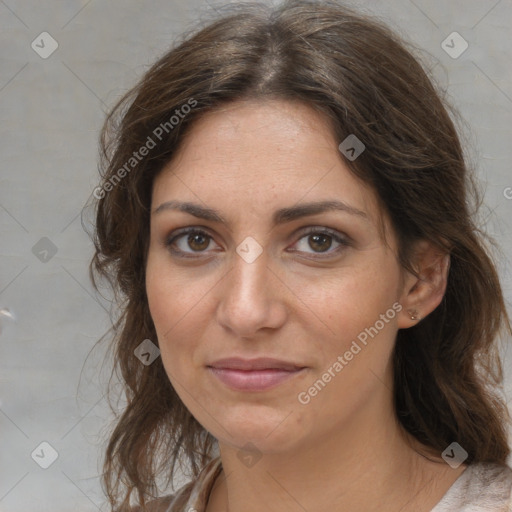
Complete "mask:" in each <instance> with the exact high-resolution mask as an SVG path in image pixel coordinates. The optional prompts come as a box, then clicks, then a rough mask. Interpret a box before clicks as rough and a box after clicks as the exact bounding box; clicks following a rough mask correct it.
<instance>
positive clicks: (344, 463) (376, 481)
mask: <svg viewBox="0 0 512 512" xmlns="http://www.w3.org/2000/svg"><path fill="white" fill-rule="evenodd" d="M370 409H371V408H370ZM383 409H384V410H387V411H393V408H392V407H390V404H387V405H386V404H384V406H383ZM373 410H375V409H373ZM381 412H382V411H381ZM327 434H328V435H324V436H322V437H321V439H320V440H319V439H317V438H315V440H314V442H309V440H308V439H306V440H304V442H301V443H300V446H296V447H294V449H293V452H291V451H290V452H286V453H283V452H278V451H274V452H272V453H269V452H265V453H263V454H262V456H261V458H260V459H259V460H258V461H257V462H256V463H255V464H254V465H251V466H250V467H248V466H246V465H244V464H243V462H242V460H241V458H239V450H238V449H236V448H234V447H233V446H230V445H228V444H223V443H220V442H219V447H220V453H221V459H222V465H223V473H222V474H221V475H220V478H219V479H217V482H216V485H215V487H214V489H213V491H212V494H211V497H210V501H209V504H208V508H207V511H208V512H217V511H218V510H219V511H220V510H222V511H227V512H269V511H279V512H300V511H303V510H307V511H308V512H320V511H322V512H323V511H325V510H332V511H341V510H350V511H351V512H363V511H364V512H373V511H375V512H376V511H377V510H378V511H379V512H385V511H396V510H401V511H402V512H406V511H409V510H414V511H415V512H428V511H430V510H431V509H432V507H433V506H435V504H436V503H437V502H438V501H439V500H440V499H441V497H442V496H443V495H444V493H445V492H446V490H447V489H448V488H449V487H450V486H451V484H452V483H453V482H454V481H455V480H456V478H457V477H458V476H459V475H460V473H461V472H462V471H463V469H464V467H462V466H461V467H460V468H459V469H457V470H454V469H451V468H450V467H449V466H448V465H447V464H445V463H444V462H442V459H441V462H442V463H439V462H434V461H430V460H429V459H427V458H426V457H425V456H423V455H421V454H420V453H418V451H417V450H418V449H419V448H420V445H419V443H415V442H414V441H413V440H412V438H410V437H409V436H407V435H406V434H404V432H403V430H402V429H401V428H400V426H399V424H398V423H397V421H396V419H395V417H394V415H393V414H392V412H389V413H388V414H387V415H386V414H384V415H382V414H381V415H380V417H379V419H378V421H377V418H375V417H369V416H367V417H365V414H364V411H363V413H362V415H361V416H360V417H359V418H358V419H357V421H356V420H354V421H352V422H351V424H349V425H346V424H345V425H343V428H341V427H340V426H339V425H333V428H332V429H330V431H329V432H328V433H327Z"/></svg>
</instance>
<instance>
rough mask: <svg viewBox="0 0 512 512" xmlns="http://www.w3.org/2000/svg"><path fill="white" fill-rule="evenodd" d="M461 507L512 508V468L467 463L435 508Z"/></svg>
mask: <svg viewBox="0 0 512 512" xmlns="http://www.w3.org/2000/svg"><path fill="white" fill-rule="evenodd" d="M468 507H469V508H468ZM459 510H460V511H462V510H471V511H472V512H473V511H474V512H480V511H481V512H484V511H490V510H493V511H495V512H512V469H511V468H510V467H509V466H506V465H502V464H494V463H489V462H480V463H476V464H472V465H470V466H468V467H467V468H466V469H465V471H464V472H463V473H462V474H461V475H460V477H459V478H458V479H457V480H456V481H455V483H454V484H453V485H452V487H451V488H450V489H449V490H448V492H447V493H446V494H445V496H444V497H443V499H442V500H441V502H439V503H438V505H437V506H436V507H435V508H434V509H433V510H432V512H445V511H449V512H456V511H459Z"/></svg>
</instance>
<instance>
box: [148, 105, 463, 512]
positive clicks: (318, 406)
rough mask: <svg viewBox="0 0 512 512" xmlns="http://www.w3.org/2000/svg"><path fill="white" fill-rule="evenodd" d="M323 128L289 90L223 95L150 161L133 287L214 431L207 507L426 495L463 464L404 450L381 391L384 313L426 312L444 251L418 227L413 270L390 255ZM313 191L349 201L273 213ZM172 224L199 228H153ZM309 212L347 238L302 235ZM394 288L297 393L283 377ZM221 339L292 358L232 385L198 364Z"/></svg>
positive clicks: (411, 504)
mask: <svg viewBox="0 0 512 512" xmlns="http://www.w3.org/2000/svg"><path fill="white" fill-rule="evenodd" d="M339 142H340V141H337V140H335V138H334V137H333V135H332V132H331V130H330V128H329V124H328V122H327V121H326V120H325V119H324V118H323V117H322V116H321V115H320V114H319V113H317V112H316V111H314V110H312V109H311V108H310V107H308V106H306V105H303V104H301V103H296V102H288V101H281V100H266V101H264V102H256V101H249V102H238V103H234V104H231V105H229V106H227V107H224V108H223V109H222V110H220V111H216V112H214V113H208V114H206V115H204V116H203V117H202V118H201V119H199V120H198V122H197V123H196V124H195V125H194V127H193V128H192V130H191V131H190V132H189V134H188V136H187V138H186V139H185V140H184V143H183V145H182V146H181V148H180V151H179V152H178V154H177V155H176V156H175V158H174V159H173V160H172V161H171V162H169V163H168V164H167V165H166V166H165V168H164V169H163V171H162V172H161V173H160V174H159V175H158V177H157V178H156V179H155V182H154V187H153V195H152V215H151V238H150V246H149V252H148V261H147V274H146V276H147V277H146V287H147V295H148V300H149V307H150V311H151V315H152V318H153V321H154V323H155V327H156V331H157V336H158V342H159V346H160V350H161V357H162V361H163V364H164V366H165V369H166V372H167V374H168V376H169V379H170V381H171V383H172V384H173V386H174V388H175V389H176V391H177V392H178V394H179V396H180V398H181V399H182V401H183V402H184V404H185V405H186V407H187V408H188V409H189V410H190V412H191V413H192V414H193V415H194V416H195V418H196V419H197V420H198V421H199V422H200V423H201V424H202V425H203V426H204V427H205V428H206V429H207V430H208V431H209V432H211V433H212V435H213V436H215V438H216V439H218V442H219V448H220V454H221V458H222V465H223V472H222V473H221V475H220V477H219V478H218V479H217V481H216V485H215V486H214V489H213V491H212V493H211V495H210V499H209V502H208V506H207V511H208V512H218V511H221V510H222V511H230V512H242V511H243V512H263V511H266V512H267V511H279V512H287V511H290V512H295V511H296V512H299V511H303V510H307V511H308V512H319V511H325V510H340V511H341V510H350V511H352V512H358V511H361V512H362V511H365V512H368V511H374V510H375V511H377V510H379V511H380V512H382V511H397V510H400V511H402V512H403V511H408V510H411V511H412V510H414V511H415V512H422V511H425V512H426V511H429V510H431V508H432V507H433V506H434V505H435V504H436V503H437V502H438V501H439V500H440V499H441V497H442V496H443V495H444V493H445V492H446V490H447V489H448V488H449V487H450V486H451V484H452V483H453V482H454V481H455V480H456V479H457V477H458V476H459V475H460V474H461V472H462V471H463V470H464V469H465V466H464V465H461V466H459V468H457V469H452V468H450V466H448V465H447V464H445V463H444V462H443V461H442V459H441V463H439V462H432V461H430V460H428V459H427V458H426V457H425V456H423V455H421V454H420V453H418V452H419V451H420V449H421V446H419V444H418V443H417V442H415V441H414V439H412V438H411V437H410V436H408V435H407V434H405V433H404V432H403V430H402V429H401V428H400V426H399V424H398V422H397V420H396V418H395V414H394V409H393V401H392V366H391V354H392V350H393V346H394V343H395V338H396V334H397V331H398V329H406V328H408V327H411V326H412V325H414V324H415V323H417V321H418V320H411V318H410V314H409V312H408V311H411V310H416V311H417V316H419V317H421V318H424V317H425V316H426V315H428V314H429V313H430V312H431V311H433V310H434V309H435V308H436V307H437V305H438V304H439V303H440V301H441V299H442V296H443V294H444V291H445V286H446V277H447V272H448V265H449V257H448V256H446V255H443V254H440V253H439V251H438V250H436V248H435V247H433V246H431V245H430V244H428V243H426V242H422V243H419V244H418V245H417V247H416V256H415V264H416V268H417V269H418V270H419V272H420V279H418V278H416V277H414V276H413V275H411V274H409V273H407V272H405V271H404V270H403V269H402V268H401V266H400V265H399V263H398V261H397V255H396V254H397V245H396V237H395V235H394V233H393V229H392V227H391V224H390V221H389V218H388V217H387V215H386V214H385V213H384V212H383V211H382V210H381V209H380V208H379V206H378V203H377V197H376V195H375V192H374V191H373V190H371V189H370V188H369V187H368V186H366V185H365V184H364V183H363V182H361V181H360V180H358V179H357V178H356V177H354V176H353V175H352V174H351V172H350V171H349V168H348V167H347V165H346V163H345V161H344V157H343V156H342V155H341V153H340V152H339V150H338V144H339ZM370 150H371V149H370ZM177 200H179V201H187V202H193V203H196V204H198V205H200V206H203V207H208V208H211V209H214V210H216V211H217V212H218V213H219V214H220V215H221V216H222V218H223V220H224V221H225V222H220V221H217V220H205V219H202V218H198V217H196V216H194V215H192V214H190V213H185V212H183V211H178V210H175V209H160V211H158V212H157V211H156V210H157V208H158V207H159V206H160V205H161V204H162V203H165V202H167V201H177ZM325 200H338V201H343V202H344V203H346V204H348V205H350V206H351V207H352V208H356V209H357V210H359V211H361V212H363V214H364V215H361V214H352V213H349V212H346V211H326V212H322V213H317V214H314V215H309V216H307V217H301V218H296V219H294V220H291V221H288V222H285V223H282V224H279V225H277V226H273V225H272V215H273V214H274V212H275V211H276V210H278V209H281V208H285V207H293V206H297V205H302V204H305V203H310V202H316V201H325ZM381 220H383V222H384V226H385V233H386V241H385V240H383V238H382V236H381V234H380V233H379V228H378V226H379V222H380V221H381ZM187 227H195V228H199V227H200V228H201V230H203V231H205V232H206V233H207V235H209V236H210V237H211V238H208V237H206V238H201V237H200V236H199V237H198V238H197V236H196V238H193V239H192V241H190V240H189V241H187V235H185V236H181V238H178V239H177V240H174V242H173V243H172V244H171V245H168V244H167V245H166V241H168V240H169V238H171V236H170V235H172V234H175V233H176V230H178V229H181V228H187ZM307 227H313V228H315V233H316V234H317V235H318V234H319V233H318V231H320V232H321V231H322V230H324V229H325V228H329V229H330V230H331V231H334V233H335V234H337V235H338V236H340V237H342V238H343V239H344V240H345V241H348V243H347V244H339V243H338V242H337V241H336V240H335V239H334V238H331V237H329V236H327V238H322V237H320V238H318V237H317V238H315V237H314V235H315V233H313V235H311V234H305V233H304V231H305V229H306V228H307ZM248 236H250V237H252V238H253V239H255V240H256V241H257V243H258V244H259V246H261V248H262V250H263V251H262V253H261V254H260V255H259V256H258V257H257V258H256V259H255V260H254V261H253V262H252V263H248V262H247V261H245V260H244V259H243V258H242V257H240V256H239V254H238V253H237V252H236V248H237V247H238V246H239V245H240V244H241V242H242V241H244V239H245V238H246V237H248ZM386 242H387V243H386ZM171 248H173V249H174V250H179V249H181V251H183V252H184V253H185V255H187V256H193V257H192V258H185V257H180V256H179V255H178V254H176V253H173V252H172V251H171ZM395 303H399V304H400V305H401V306H402V309H401V311H400V312H398V313H397V314H396V315H395V316H394V318H392V319H388V322H386V323H385V325H384V327H383V328H382V329H380V330H379V332H378V334H377V335H376V336H375V337H374V338H373V339H369V341H368V343H367V345H366V346H364V347H363V348H362V350H361V351H360V352H359V353H358V354H357V355H355V356H354V357H353V359H352V360H350V361H348V362H347V364H346V365H345V366H344V367H343V369H342V371H339V372H337V373H336V376H335V377H332V378H331V380H330V382H328V383H327V385H326V386H325V387H324V388H323V389H322V390H321V391H320V392H318V393H317V394H316V396H314V397H311V399H310V401H309V402H308V403H307V404H304V403H300V402H299V400H298V398H297V397H298V395H299V393H301V392H304V391H307V390H308V389H309V388H310V387H311V386H312V384H313V383H314V382H315V381H317V380H318V379H321V378H322V375H323V374H325V372H326V371H327V370H328V368H330V367H331V368H332V366H333V363H334V362H335V361H336V360H337V358H338V356H340V355H343V354H344V353H345V352H346V351H347V350H348V349H349V348H350V346H351V343H352V341H353V340H356V339H357V336H358V334H360V333H361V332H362V331H364V330H365V328H368V327H370V326H374V325H375V323H376V321H377V320H379V318H381V317H380V315H382V314H385V313H386V311H388V310H390V308H392V305H393V304H395ZM389 316H391V315H389ZM232 356H239V357H243V358H247V359H249V358H255V357H264V356H266V357H274V358H277V359H282V360H286V361H291V362H294V363H297V364H300V366H303V367H306V368H305V370H303V371H302V372H300V373H298V374H296V375H295V376H293V377H292V378H291V379H288V380H287V381H286V382H284V383H282V384H280V385H279V386H277V387H275V388H273V389H271V390H267V391H260V392H242V391H235V390H232V389H230V388H228V387H227V386H226V385H225V384H223V383H222V382H221V381H219V380H218V378H217V377H215V376H214V375H213V374H212V372H211V371H210V370H209V369H208V368H207V365H208V364H209V363H211V362H213V361H215V360H217V359H219V358H223V357H232ZM248 442H250V443H251V446H254V447H256V448H255V449H256V450H257V451H256V452H254V453H252V455H255V456H256V457H257V458H258V460H257V462H256V463H255V464H253V465H251V466H250V467H248V466H247V465H245V464H244V463H243V462H242V460H241V459H242V457H241V456H242V455H243V454H244V453H246V452H245V451H244V450H245V449H246V447H247V443H248Z"/></svg>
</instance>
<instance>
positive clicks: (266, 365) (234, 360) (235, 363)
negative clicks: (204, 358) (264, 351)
mask: <svg viewBox="0 0 512 512" xmlns="http://www.w3.org/2000/svg"><path fill="white" fill-rule="evenodd" d="M208 366H209V367H212V368H219V369H228V370H245V371H250V370H285V371H295V370H300V369H301V368H304V366H301V365H298V364H295V363H290V362H288V361H282V360H279V359H273V358H271V357H258V358H256V359H243V358H241V357H229V358H226V359H219V360H217V361H215V362H213V363H211V364H209V365H208Z"/></svg>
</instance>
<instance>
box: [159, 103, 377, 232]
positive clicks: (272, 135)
mask: <svg viewBox="0 0 512 512" xmlns="http://www.w3.org/2000/svg"><path fill="white" fill-rule="evenodd" d="M338 144H339V142H338V141H337V140H336V138H335V136H334V132H333V130H332V128H331V126H330V124H329V121H328V120H327V119H326V117H325V116H323V115H322V114H321V113H319V112H317V111H315V110H314V109H312V108H311V107H309V106H307V105H304V104H302V103H299V102H289V101H283V100H265V101H244V102H238V103H234V104H230V105H228V106H225V107H223V108H222V109H219V110H216V111H212V112H208V113H207V114H205V115H203V116H202V117H201V118H199V119H198V120H197V121H196V122H195V124H194V125H193V126H192V128H191V129H190V131H189V132H188V133H187V135H186V137H185V138H184V139H183V140H182V143H181V145H180V148H179V150H178V152H177V154H176V155H175V156H174V158H173V159H172V160H171V161H170V162H168V164H167V165H166V166H165V167H164V168H163V170H162V172H161V173H160V174H159V175H158V177H157V178H156V179H155V183H154V190H153V205H156V204H157V203H159V202H162V201H168V200H172V199H187V200H194V201H196V202H197V201H200V202H203V203H205V204H207V205H209V206H215V207H216V208H222V209H224V210H226V211H227V212H229V211H230V210H233V211H234V210H236V209H241V208H242V209H251V210H252V211H255V212H257V213H258V215H265V213H267V214H269V215H270V214H271V211H274V210H275V209H276V208H277V207H283V206H290V205H292V204H298V203H301V202H312V201H325V200H341V201H344V202H345V203H347V204H350V205H351V206H353V207H354V208H357V209H360V210H363V211H365V212H366V213H367V214H368V217H369V218H370V219H371V220H372V221H373V222H374V223H375V224H377V223H378V222H379V218H380V215H381V212H380V209H379V207H378V202H377V198H376V195H375V193H374V191H373V190H371V189H370V187H369V186H367V185H366V184H365V183H363V182H362V181H361V180H360V179H358V178H357V177H355V176H354V175H353V173H352V172H351V171H350V170H349V168H348V167H347V165H346V163H345V162H344V160H343V156H342V155H341V154H340V152H339V150H338ZM238 213H239V212H238Z"/></svg>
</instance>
